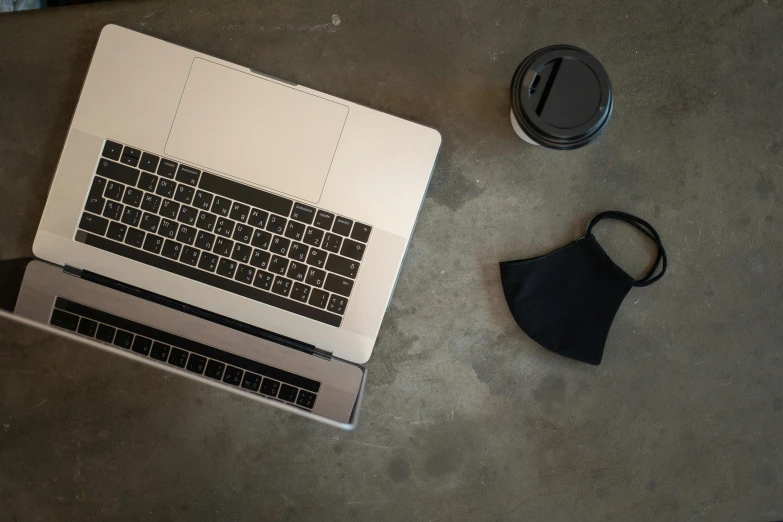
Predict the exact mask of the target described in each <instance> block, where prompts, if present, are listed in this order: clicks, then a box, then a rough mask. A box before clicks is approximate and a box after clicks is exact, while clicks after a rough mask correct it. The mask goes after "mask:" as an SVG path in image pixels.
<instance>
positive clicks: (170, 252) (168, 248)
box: [160, 239, 182, 261]
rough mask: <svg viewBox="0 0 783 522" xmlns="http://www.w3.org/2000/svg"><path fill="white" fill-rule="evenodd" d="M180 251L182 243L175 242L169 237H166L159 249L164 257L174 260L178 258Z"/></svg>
mask: <svg viewBox="0 0 783 522" xmlns="http://www.w3.org/2000/svg"><path fill="white" fill-rule="evenodd" d="M180 252H182V243H177V242H176V241H172V240H171V239H167V240H166V242H165V243H163V249H162V250H161V251H160V253H161V254H163V255H164V256H165V257H168V258H169V259H173V260H174V261H176V260H177V259H179V254H180Z"/></svg>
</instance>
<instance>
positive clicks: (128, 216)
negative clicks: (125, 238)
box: [122, 207, 141, 227]
mask: <svg viewBox="0 0 783 522" xmlns="http://www.w3.org/2000/svg"><path fill="white" fill-rule="evenodd" d="M139 221H141V210H138V209H135V208H132V207H125V210H124V211H123V213H122V222H123V223H125V224H126V225H130V226H132V227H135V226H138V224H139Z"/></svg>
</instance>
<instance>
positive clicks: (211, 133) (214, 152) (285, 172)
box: [165, 58, 348, 203]
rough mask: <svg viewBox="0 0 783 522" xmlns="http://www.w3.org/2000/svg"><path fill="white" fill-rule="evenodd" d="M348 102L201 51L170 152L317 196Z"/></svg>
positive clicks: (286, 189) (215, 168)
mask: <svg viewBox="0 0 783 522" xmlns="http://www.w3.org/2000/svg"><path fill="white" fill-rule="evenodd" d="M347 117H348V107H347V106H345V105H341V104H339V103H336V102H333V101H329V100H326V99H324V98H319V97H318V96H314V95H312V94H307V93H305V92H302V91H299V90H297V89H295V88H294V87H288V86H285V85H282V84H279V83H276V82H273V81H271V80H266V79H264V78H261V77H259V76H255V75H253V74H250V73H245V72H242V71H237V70H236V69H231V68H229V67H225V66H223V65H218V64H216V63H212V62H209V61H207V60H203V59H201V58H196V59H194V60H193V67H192V68H191V70H190V75H189V76H188V81H187V83H186V84H185V90H184V92H183V93H182V101H181V102H180V104H179V108H178V109H177V114H176V116H175V118H174V124H173V125H172V127H171V133H170V134H169V139H168V141H167V142H166V148H165V151H166V154H169V155H171V156H175V157H177V158H179V159H180V160H182V161H183V162H185V163H192V164H196V165H200V166H201V167H203V168H204V169H206V170H212V171H216V172H218V173H221V174H225V175H227V176H229V177H233V178H235V179H237V180H239V181H243V182H246V183H250V184H252V185H258V186H261V187H267V188H270V189H273V190H276V191H279V192H283V193H285V194H288V195H290V196H293V197H295V198H297V199H304V200H306V201H309V202H312V203H317V202H318V200H319V199H320V197H321V192H322V191H323V187H324V183H325V182H326V176H327V174H328V173H329V167H330V166H331V163H332V158H333V157H334V153H335V151H336V150H337V143H338V141H339V140H340V134H341V133H342V129H343V125H344V124H345V119H346V118H347Z"/></svg>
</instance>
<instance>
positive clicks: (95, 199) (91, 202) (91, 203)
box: [84, 176, 106, 214]
mask: <svg viewBox="0 0 783 522" xmlns="http://www.w3.org/2000/svg"><path fill="white" fill-rule="evenodd" d="M105 189H106V180H105V179H104V178H101V177H99V176H95V177H94V178H93V180H92V185H90V192H89V193H88V194H87V203H86V204H85V206H84V208H85V210H88V211H90V212H92V213H93V214H100V213H101V212H102V211H103V204H104V203H105V202H106V199H104V197H103V191H104V190H105Z"/></svg>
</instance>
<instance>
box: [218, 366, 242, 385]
mask: <svg viewBox="0 0 783 522" xmlns="http://www.w3.org/2000/svg"><path fill="white" fill-rule="evenodd" d="M223 382H225V383H226V384H230V385H231V386H239V383H240V382H242V370H240V369H239V368H235V367H233V366H229V367H227V368H226V372H225V373H224V374H223Z"/></svg>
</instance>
